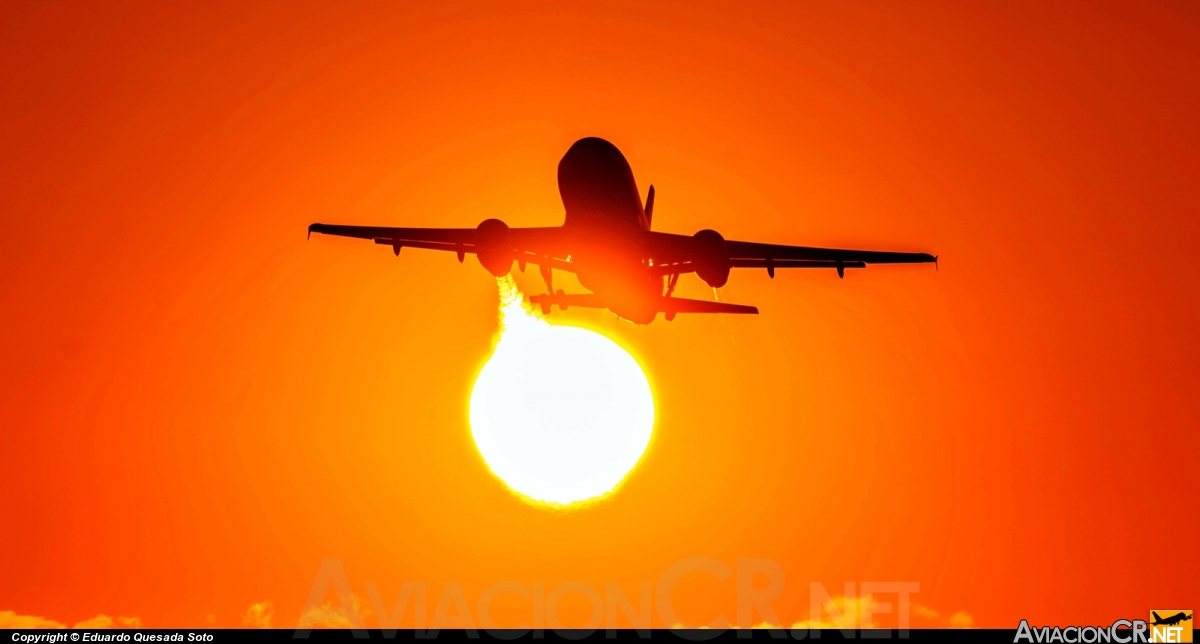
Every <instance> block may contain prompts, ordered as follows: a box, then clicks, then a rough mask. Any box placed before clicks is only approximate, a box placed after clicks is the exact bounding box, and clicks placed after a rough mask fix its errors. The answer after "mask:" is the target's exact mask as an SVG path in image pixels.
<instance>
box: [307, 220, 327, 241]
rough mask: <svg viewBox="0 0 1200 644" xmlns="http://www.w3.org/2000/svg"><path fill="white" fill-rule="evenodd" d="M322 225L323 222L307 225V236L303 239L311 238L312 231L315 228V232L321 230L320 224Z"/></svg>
mask: <svg viewBox="0 0 1200 644" xmlns="http://www.w3.org/2000/svg"><path fill="white" fill-rule="evenodd" d="M322 225H323V224H312V225H310V226H309V227H308V236H307V237H305V239H312V234H313V231H314V230H315V231H317V232H321V226H322Z"/></svg>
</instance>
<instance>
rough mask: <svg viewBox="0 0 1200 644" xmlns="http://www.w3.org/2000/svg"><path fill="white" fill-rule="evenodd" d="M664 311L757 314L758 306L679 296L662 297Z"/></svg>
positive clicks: (662, 309) (661, 309)
mask: <svg viewBox="0 0 1200 644" xmlns="http://www.w3.org/2000/svg"><path fill="white" fill-rule="evenodd" d="M662 300H663V304H662V308H660V309H659V310H660V311H662V312H664V313H743V314H750V315H757V314H758V307H754V306H746V305H745V304H727V303H725V302H709V301H707V300H685V299H683V298H681V297H664V298H662Z"/></svg>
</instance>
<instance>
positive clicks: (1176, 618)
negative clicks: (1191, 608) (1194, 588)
mask: <svg viewBox="0 0 1200 644" xmlns="http://www.w3.org/2000/svg"><path fill="white" fill-rule="evenodd" d="M1150 614H1151V615H1153V616H1154V621H1153V622H1151V623H1150V625H1151V626H1160V625H1165V626H1174V625H1176V624H1178V623H1179V622H1186V621H1188V620H1189V619H1191V618H1192V616H1191V615H1188V614H1187V613H1184V612H1182V611H1180V612H1178V613H1175V614H1174V615H1172V616H1170V617H1168V618H1166V619H1163V618H1162V617H1159V616H1158V613H1156V612H1154V611H1150Z"/></svg>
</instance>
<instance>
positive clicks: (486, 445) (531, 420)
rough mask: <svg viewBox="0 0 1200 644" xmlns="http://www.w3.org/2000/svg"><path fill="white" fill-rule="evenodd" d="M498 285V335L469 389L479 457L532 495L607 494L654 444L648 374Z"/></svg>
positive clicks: (504, 281) (574, 498) (508, 281)
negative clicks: (530, 309)
mask: <svg viewBox="0 0 1200 644" xmlns="http://www.w3.org/2000/svg"><path fill="white" fill-rule="evenodd" d="M499 286H500V310H501V330H500V340H499V342H497V344H496V350H495V352H494V353H493V354H492V357H491V359H489V360H488V362H487V364H486V365H485V366H484V367H483V371H481V372H480V373H479V377H478V378H477V379H476V380H475V388H474V390H473V391H472V392H471V433H472V435H473V436H474V438H475V445H476V446H477V447H478V448H479V452H480V454H482V455H483V460H484V461H486V462H487V465H488V467H489V468H491V470H492V472H493V473H494V474H495V475H496V476H498V477H500V479H501V480H503V481H504V482H505V483H506V484H507V485H508V487H510V488H511V489H512V490H514V491H516V492H518V493H519V494H522V495H524V496H526V497H528V498H531V499H535V500H537V501H542V502H546V503H552V504H560V505H569V504H572V503H577V502H580V501H585V500H587V499H591V498H594V497H598V496H601V495H603V494H605V493H607V492H609V491H611V490H612V489H613V488H614V487H616V486H617V484H618V483H620V482H621V479H623V478H625V475H626V474H628V473H629V471H630V470H631V469H633V466H634V465H635V464H637V462H638V459H639V458H641V456H642V452H644V451H645V450H646V445H648V444H649V443H650V434H651V431H652V430H653V427H654V401H653V399H652V398H651V395H650V383H649V381H647V379H646V374H645V373H643V372H642V368H641V367H640V366H639V365H638V363H637V361H636V360H634V359H633V356H631V355H629V353H628V352H627V351H625V350H624V349H622V348H621V347H620V346H618V345H617V344H616V343H615V342H613V341H612V340H609V339H608V338H606V337H604V336H603V335H600V334H599V333H595V332H594V331H589V330H587V329H580V328H577V327H565V326H551V325H550V324H547V323H546V321H545V320H542V319H540V318H537V317H535V316H533V315H532V314H531V313H529V312H528V311H526V310H525V308H524V307H523V306H522V301H521V294H520V292H519V291H518V290H517V287H516V284H515V283H514V282H513V280H512V278H511V277H504V278H501V279H500V280H499Z"/></svg>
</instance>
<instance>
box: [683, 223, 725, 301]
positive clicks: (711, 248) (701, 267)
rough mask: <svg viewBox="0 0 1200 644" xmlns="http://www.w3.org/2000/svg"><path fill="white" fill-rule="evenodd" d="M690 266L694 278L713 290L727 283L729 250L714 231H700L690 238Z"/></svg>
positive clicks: (719, 235)
mask: <svg viewBox="0 0 1200 644" xmlns="http://www.w3.org/2000/svg"><path fill="white" fill-rule="evenodd" d="M692 249H693V250H692V252H693V255H692V264H693V265H695V267H696V276H697V277H699V278H700V279H702V280H704V283H705V284H708V285H709V286H711V287H713V288H721V287H722V286H725V282H728V281H729V249H728V248H727V247H726V246H725V238H724V237H722V236H721V233H719V232H717V231H715V230H702V231H700V232H698V233H696V234H695V235H693V236H692Z"/></svg>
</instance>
